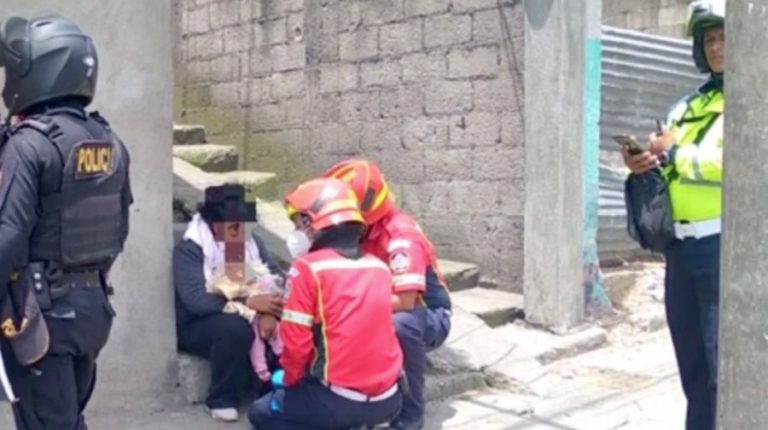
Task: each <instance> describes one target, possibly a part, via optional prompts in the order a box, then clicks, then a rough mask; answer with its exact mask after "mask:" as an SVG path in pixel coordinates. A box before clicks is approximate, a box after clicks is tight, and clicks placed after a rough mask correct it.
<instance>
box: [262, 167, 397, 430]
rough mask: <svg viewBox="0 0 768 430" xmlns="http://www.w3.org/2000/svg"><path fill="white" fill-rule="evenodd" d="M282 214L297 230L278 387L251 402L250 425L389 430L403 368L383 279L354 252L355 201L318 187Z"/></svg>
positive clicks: (305, 189)
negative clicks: (379, 429)
mask: <svg viewBox="0 0 768 430" xmlns="http://www.w3.org/2000/svg"><path fill="white" fill-rule="evenodd" d="M285 205H286V211H287V212H288V215H289V217H290V218H291V220H292V221H293V223H294V224H295V226H296V230H295V231H294V232H293V233H292V236H291V238H290V239H289V241H288V242H289V248H290V249H291V250H292V253H293V254H294V258H295V260H294V262H293V264H292V266H291V269H290V271H289V273H288V282H287V289H288V292H287V294H288V298H287V302H286V304H285V307H284V310H283V315H282V325H281V331H280V336H281V338H282V340H283V343H284V349H283V355H282V357H281V358H280V364H281V367H282V369H283V370H284V377H283V381H282V384H279V383H278V384H277V385H278V386H279V385H283V386H284V387H285V388H284V389H277V390H275V391H273V392H272V393H270V394H268V395H266V396H264V397H262V398H261V399H259V400H257V401H256V402H255V403H254V404H253V405H252V406H251V408H250V412H249V418H250V421H251V423H252V424H253V425H254V427H256V428H258V429H259V430H269V429H329V428H332V429H348V428H353V427H362V426H373V425H375V424H381V423H386V422H389V421H390V420H392V419H393V418H394V417H395V416H397V414H398V412H399V410H400V406H401V404H402V396H401V394H400V390H399V388H398V381H399V379H400V375H401V374H402V365H403V357H402V352H401V351H400V348H398V342H397V338H396V336H395V330H394V328H393V327H392V324H391V323H390V319H391V318H392V306H391V299H390V297H391V285H392V275H391V273H390V271H389V268H388V267H387V266H386V264H384V263H383V262H382V261H381V260H379V259H378V258H376V257H374V256H372V255H369V254H366V253H364V252H362V250H361V247H360V245H359V242H360V237H361V236H362V233H363V232H364V230H365V224H364V221H363V217H362V214H361V213H360V210H359V206H358V202H357V199H356V197H355V194H354V193H353V192H352V190H351V189H350V188H349V186H348V185H347V184H345V183H343V182H341V181H338V180H336V179H328V178H321V179H315V180H312V181H309V182H306V183H304V184H302V185H300V186H299V187H298V188H297V189H296V190H294V191H293V192H291V193H290V194H289V195H288V196H287V197H286V200H285ZM297 244H298V245H297ZM301 244H304V246H301ZM273 382H274V380H273ZM278 382H279V381H278Z"/></svg>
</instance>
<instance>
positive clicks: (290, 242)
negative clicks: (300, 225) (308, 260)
mask: <svg viewBox="0 0 768 430" xmlns="http://www.w3.org/2000/svg"><path fill="white" fill-rule="evenodd" d="M285 245H286V246H287V247H288V252H290V253H291V257H293V258H299V257H303V256H304V255H306V254H307V253H308V252H309V248H310V247H311V246H312V242H310V241H309V237H307V234H306V233H304V232H303V231H301V230H294V231H292V232H291V233H290V234H288V237H287V238H286V239H285Z"/></svg>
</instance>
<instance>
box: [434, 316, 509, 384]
mask: <svg viewBox="0 0 768 430" xmlns="http://www.w3.org/2000/svg"><path fill="white" fill-rule="evenodd" d="M451 325H452V327H451V333H450V334H449V336H448V339H446V341H445V344H443V346H441V347H440V348H438V349H437V350H435V351H433V352H431V353H430V354H429V355H427V363H428V364H429V366H431V367H432V368H433V369H435V370H437V371H438V372H440V373H444V374H451V373H454V374H455V373H461V372H465V373H466V372H483V371H485V369H486V368H488V367H489V366H491V365H493V364H494V363H496V362H498V361H500V360H503V359H504V358H505V357H506V356H508V355H509V354H511V353H513V352H514V350H515V349H516V348H517V343H516V342H517V341H516V340H511V339H508V338H506V337H503V336H500V335H499V334H498V333H496V332H495V331H494V330H493V329H492V328H490V327H488V326H487V325H486V324H485V322H484V321H483V320H482V319H480V317H478V316H476V315H474V314H472V313H471V312H469V311H467V310H465V309H463V308H462V307H461V306H458V305H456V306H454V308H453V318H452V320H451Z"/></svg>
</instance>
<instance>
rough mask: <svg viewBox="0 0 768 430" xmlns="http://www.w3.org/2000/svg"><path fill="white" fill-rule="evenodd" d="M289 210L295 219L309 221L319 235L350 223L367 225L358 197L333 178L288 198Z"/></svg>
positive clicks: (309, 183) (310, 183)
mask: <svg viewBox="0 0 768 430" xmlns="http://www.w3.org/2000/svg"><path fill="white" fill-rule="evenodd" d="M285 210H286V213H287V214H288V217H289V218H291V219H293V218H294V217H295V216H296V215H304V216H306V217H307V218H309V226H310V227H312V228H313V229H314V230H316V231H320V230H324V229H326V228H329V227H333V226H336V225H339V224H344V223H348V222H358V223H361V224H365V221H364V220H363V216H362V214H361V213H360V207H359V205H358V203H357V198H356V197H355V193H354V192H353V191H352V189H351V188H350V187H349V185H348V184H346V183H344V182H342V181H340V180H338V179H333V178H318V179H313V180H310V181H307V182H304V183H303V184H301V185H299V186H298V187H297V188H296V189H295V190H293V191H291V192H290V193H289V194H288V195H287V196H286V197H285Z"/></svg>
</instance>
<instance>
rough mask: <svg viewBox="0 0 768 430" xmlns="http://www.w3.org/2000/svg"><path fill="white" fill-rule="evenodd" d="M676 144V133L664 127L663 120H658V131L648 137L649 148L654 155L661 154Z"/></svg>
mask: <svg viewBox="0 0 768 430" xmlns="http://www.w3.org/2000/svg"><path fill="white" fill-rule="evenodd" d="M674 144H675V135H674V134H673V133H672V132H671V131H670V130H669V129H667V128H664V127H662V124H661V121H659V120H656V131H655V132H653V133H651V135H650V136H649V137H648V150H649V151H651V153H652V154H654V155H659V154H661V153H663V152H665V151H667V150H669V148H671V147H672V145H674Z"/></svg>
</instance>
